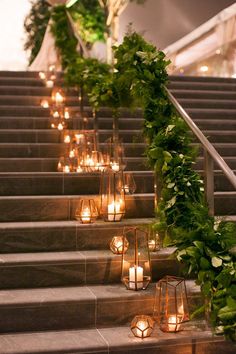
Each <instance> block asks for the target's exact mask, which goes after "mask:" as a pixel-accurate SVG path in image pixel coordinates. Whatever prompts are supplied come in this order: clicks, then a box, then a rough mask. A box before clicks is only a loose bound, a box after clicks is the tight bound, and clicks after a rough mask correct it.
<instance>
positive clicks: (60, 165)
mask: <svg viewBox="0 0 236 354" xmlns="http://www.w3.org/2000/svg"><path fill="white" fill-rule="evenodd" d="M57 170H58V171H62V164H61V162H60V161H59V162H58V164H57Z"/></svg>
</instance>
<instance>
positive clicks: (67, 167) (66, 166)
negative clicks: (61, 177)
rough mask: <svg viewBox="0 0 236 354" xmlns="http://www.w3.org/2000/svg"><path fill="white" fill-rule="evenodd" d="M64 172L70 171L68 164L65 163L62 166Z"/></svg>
mask: <svg viewBox="0 0 236 354" xmlns="http://www.w3.org/2000/svg"><path fill="white" fill-rule="evenodd" d="M64 172H65V173H69V172H70V166H68V165H65V166H64Z"/></svg>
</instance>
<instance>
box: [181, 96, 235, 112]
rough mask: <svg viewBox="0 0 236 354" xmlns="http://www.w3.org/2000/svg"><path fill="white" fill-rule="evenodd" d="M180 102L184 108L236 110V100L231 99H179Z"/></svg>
mask: <svg viewBox="0 0 236 354" xmlns="http://www.w3.org/2000/svg"><path fill="white" fill-rule="evenodd" d="M178 102H179V103H180V104H181V106H183V108H185V109H186V108H200V109H201V108H207V109H210V108H214V109H224V108H226V109H228V110H229V109H234V110H235V108H236V102H235V100H230V99H227V100H226V99H221V100H220V99H208V98H205V99H203V98H179V99H178Z"/></svg>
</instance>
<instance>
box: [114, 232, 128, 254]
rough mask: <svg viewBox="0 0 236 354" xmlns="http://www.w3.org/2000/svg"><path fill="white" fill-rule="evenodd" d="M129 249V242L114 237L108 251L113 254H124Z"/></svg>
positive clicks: (124, 238) (120, 237) (125, 239)
mask: <svg viewBox="0 0 236 354" xmlns="http://www.w3.org/2000/svg"><path fill="white" fill-rule="evenodd" d="M128 247H129V242H128V240H127V238H126V237H124V236H114V237H113V238H112V240H111V242H110V250H111V251H112V252H113V253H114V254H122V253H123V252H124V253H126V252H127V249H128Z"/></svg>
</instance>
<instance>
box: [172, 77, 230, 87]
mask: <svg viewBox="0 0 236 354" xmlns="http://www.w3.org/2000/svg"><path fill="white" fill-rule="evenodd" d="M170 80H171V81H173V82H176V81H179V82H191V83H194V82H203V83H208V82H214V83H215V84H216V83H218V84H219V85H221V84H222V83H228V84H236V80H235V78H229V77H217V76H191V75H170Z"/></svg>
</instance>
